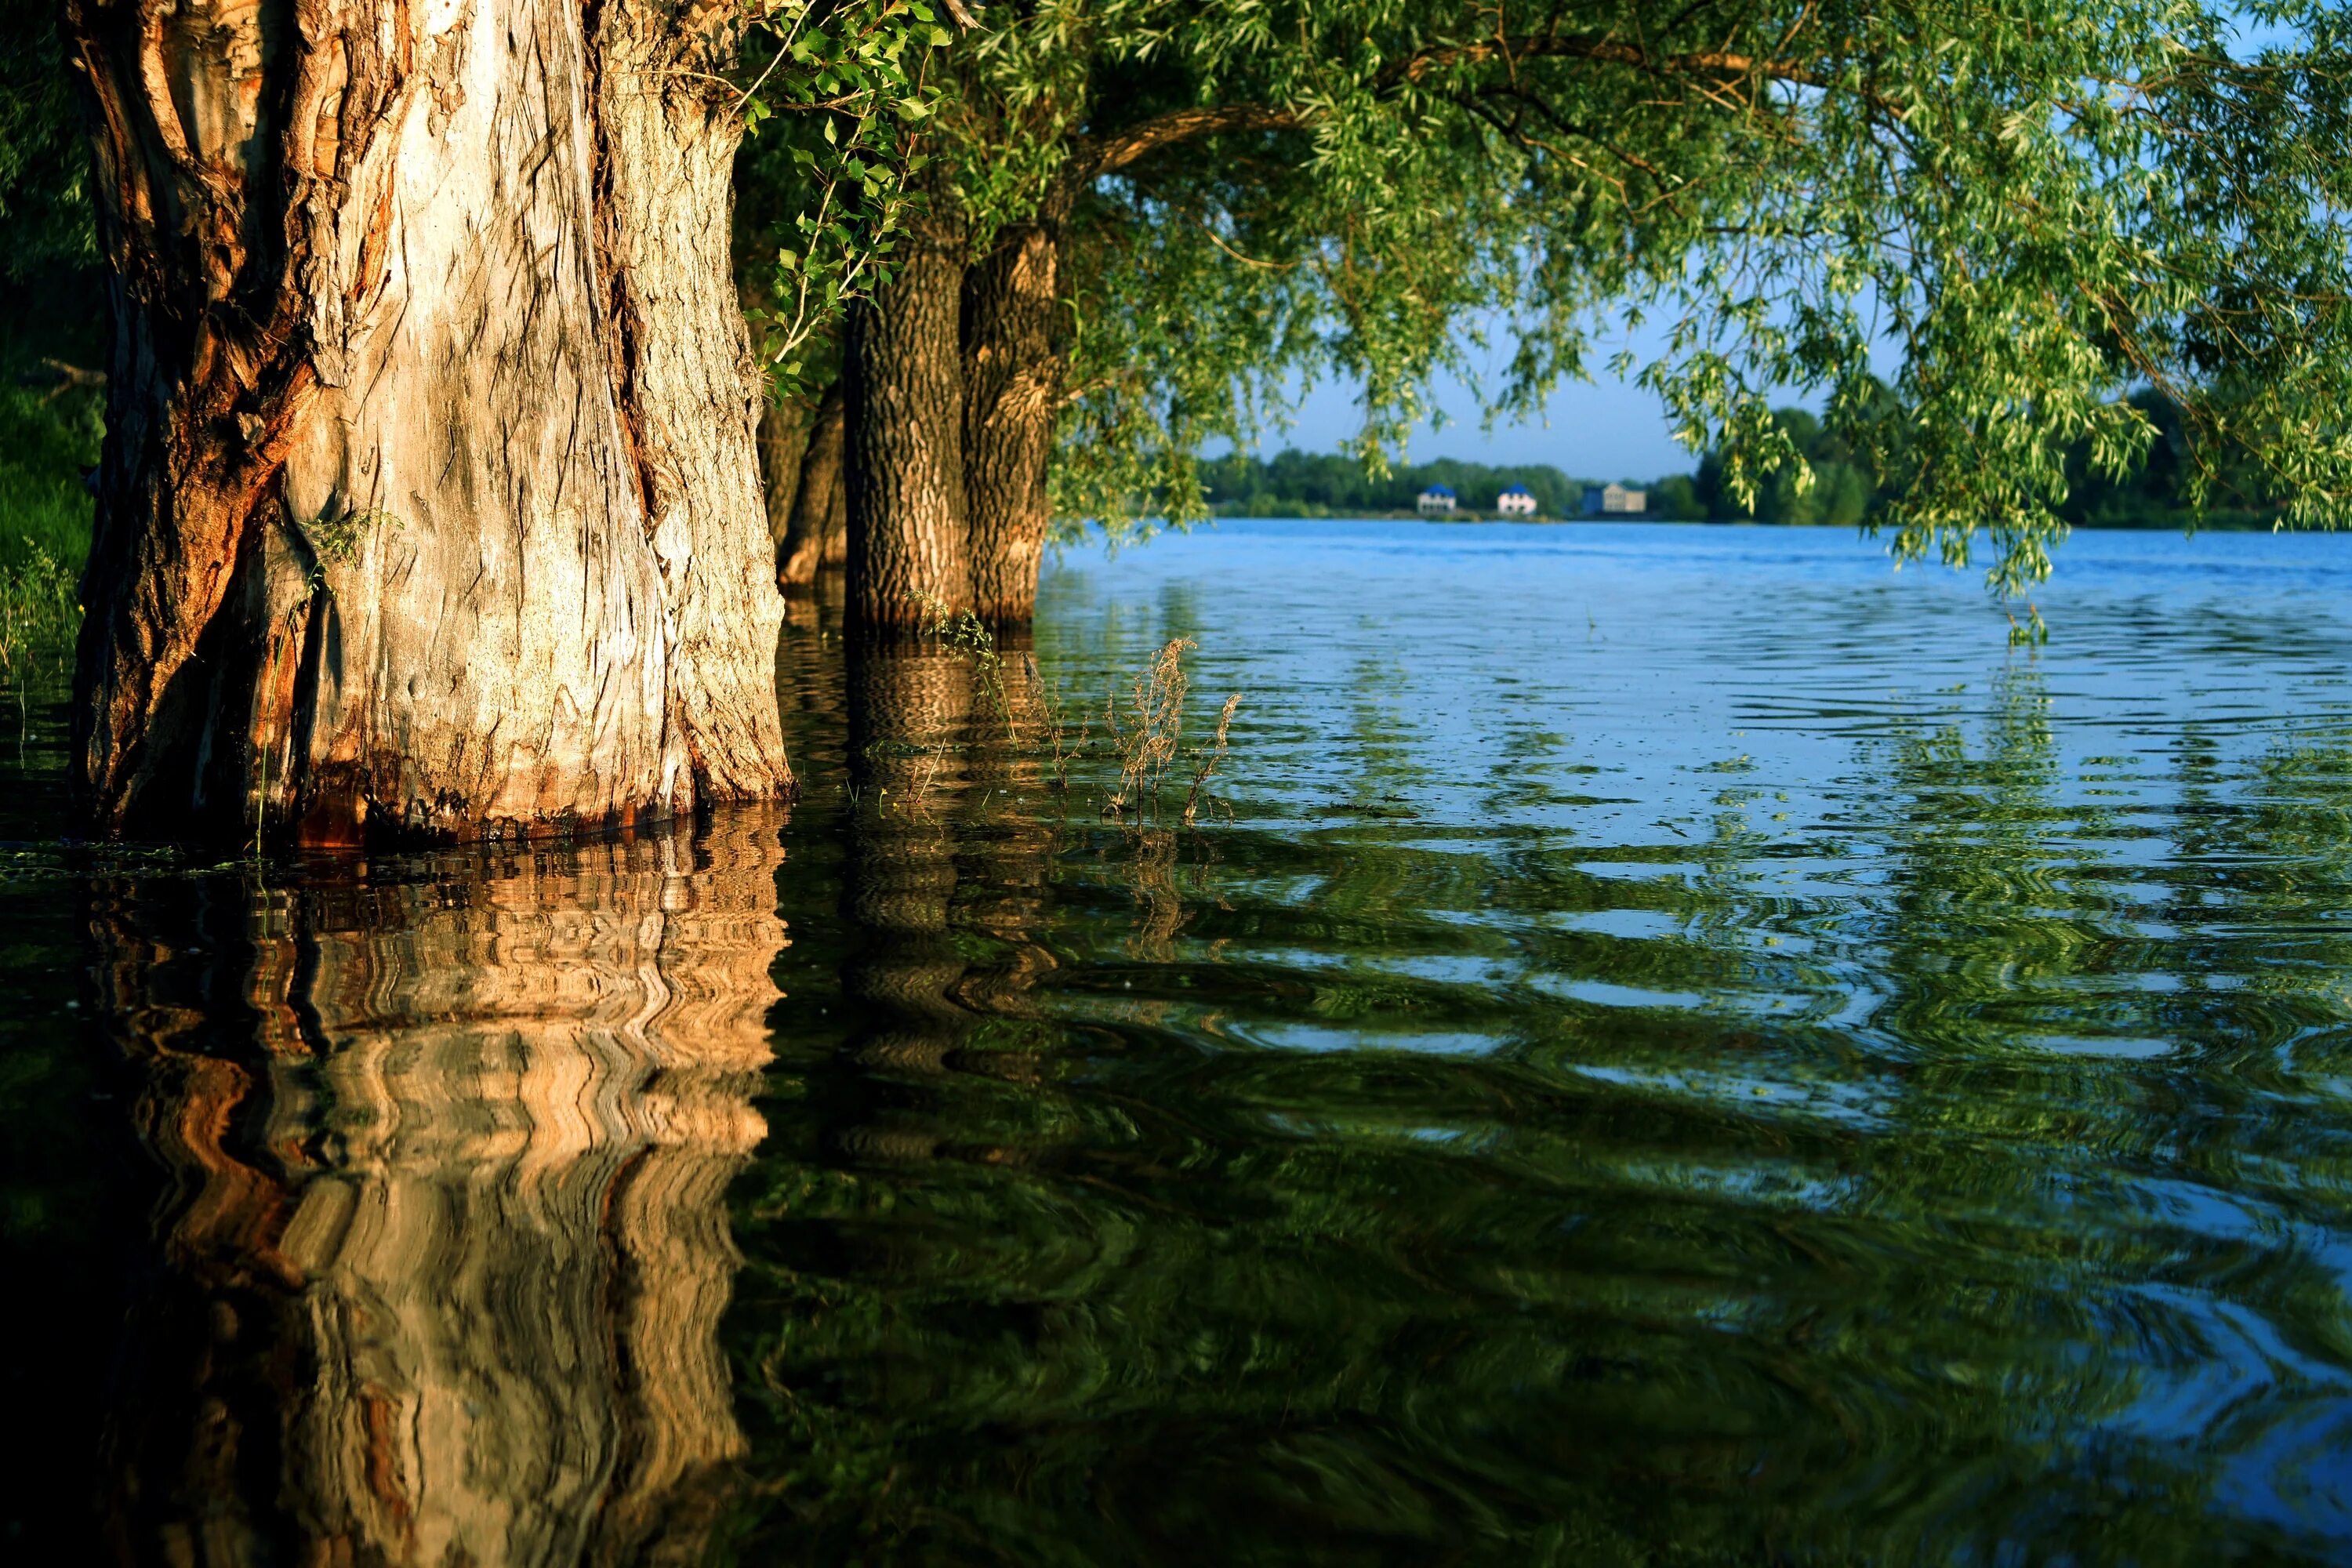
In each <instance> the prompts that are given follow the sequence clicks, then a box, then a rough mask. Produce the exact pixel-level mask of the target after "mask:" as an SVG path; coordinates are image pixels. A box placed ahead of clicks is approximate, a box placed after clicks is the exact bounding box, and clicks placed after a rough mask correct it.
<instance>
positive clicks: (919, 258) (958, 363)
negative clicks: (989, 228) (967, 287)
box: [844, 217, 971, 627]
mask: <svg viewBox="0 0 2352 1568" xmlns="http://www.w3.org/2000/svg"><path fill="white" fill-rule="evenodd" d="M898 262H899V265H898V272H897V273H896V275H895V276H893V277H892V279H890V281H889V282H888V283H887V285H885V286H884V287H883V288H881V289H878V290H877V291H876V293H875V295H874V297H873V298H872V299H871V300H865V301H861V302H860V303H859V304H858V305H857V306H856V308H855V309H854V310H852V312H851V314H850V321H849V342H848V353H847V354H846V356H845V359H846V363H845V366H844V374H845V381H846V383H847V386H846V406H845V415H846V418H847V428H846V439H845V443H844V447H845V464H844V466H845V470H846V479H847V481H848V482H847V486H846V489H847V490H848V499H849V615H850V620H851V622H852V623H853V624H854V625H861V626H871V627H887V626H912V625H914V624H917V623H918V622H920V621H922V620H924V619H925V618H926V617H927V616H929V614H930V613H931V611H932V609H933V608H934V607H938V606H944V607H945V608H947V609H950V610H963V609H969V608H971V556H970V549H971V541H970V535H969V532H968V530H967V527H966V522H965V511H964V476H963V457H964V454H963V357H962V353H961V342H960V341H959V332H960V323H959V321H958V316H959V314H960V310H961V298H962V293H963V272H964V262H963V246H962V237H961V233H960V232H957V231H956V230H955V228H954V226H952V224H950V223H949V222H947V221H944V220H942V219H940V218H938V217H932V218H930V219H928V220H925V221H923V222H920V223H919V224H918V225H917V226H916V229H915V232H913V233H911V234H909V235H908V237H906V239H905V240H904V241H903V242H902V246H901V248H900V251H899V253H898Z"/></svg>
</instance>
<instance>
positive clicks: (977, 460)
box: [963, 221, 1066, 626]
mask: <svg viewBox="0 0 2352 1568" xmlns="http://www.w3.org/2000/svg"><path fill="white" fill-rule="evenodd" d="M1059 250H1060V237H1059V235H1058V233H1057V232H1056V229H1055V226H1054V225H1053V224H1052V223H1051V222H1050V221H1046V222H1041V223H1037V224H1033V225H1029V226H1024V227H1023V228H1020V229H1017V230H1013V231H1010V232H1008V233H1006V234H1004V235H1003V236H1001V237H999V239H998V242H997V245H996V247H995V249H993V250H992V251H991V252H990V253H989V254H988V255H987V256H986V257H985V258H982V260H981V261H980V263H979V264H978V265H976V266H975V267H973V268H971V273H970V275H969V276H968V277H967V279H965V283H964V302H963V345H964V426H963V439H964V485H965V500H966V504H967V506H968V507H969V508H970V519H971V521H970V528H971V579H972V595H973V606H972V607H973V608H974V609H975V610H976V611H978V612H979V614H980V616H982V618H983V619H985V620H988V621H990V622H992V623H994V624H996V625H998V626H1024V625H1026V624H1027V623H1028V622H1029V621H1030V619H1031V618H1032V617H1033V616H1034V615H1035V614H1036V609H1037V568H1038V564H1039V563H1040V561H1041V559H1042V558H1043V555H1044V552H1045V532H1046V530H1047V529H1048V527H1050V526H1051V524H1052V522H1053V521H1054V514H1053V503H1052V501H1051V499H1050V498H1049V496H1048V494H1047V491H1046V485H1045V474H1046V464H1047V462H1048V460H1049V459H1050V458H1051V457H1052V454H1053V447H1054V416H1055V405H1056V404H1057V402H1058V400H1059V399H1060V397H1061V392H1062V377H1063V373H1064V370H1065V368H1066V362H1065V360H1064V358H1063V355H1062V354H1061V353H1060V352H1059V350H1058V349H1057V347H1056V345H1055V339H1054V325H1055V321H1054V314H1055V284H1056V281H1057V279H1056V272H1057V270H1058V266H1057V264H1058V262H1059V259H1060V256H1059Z"/></svg>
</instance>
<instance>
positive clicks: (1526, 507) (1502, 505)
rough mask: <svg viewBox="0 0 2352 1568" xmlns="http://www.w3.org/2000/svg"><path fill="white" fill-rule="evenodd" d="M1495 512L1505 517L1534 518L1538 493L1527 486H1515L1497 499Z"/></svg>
mask: <svg viewBox="0 0 2352 1568" xmlns="http://www.w3.org/2000/svg"><path fill="white" fill-rule="evenodd" d="M1495 510H1496V512H1497V513H1499V514H1500V515H1502V516H1504V517H1533V516H1535V514H1536V493H1535V491H1533V490H1531V489H1528V487H1527V486H1525V485H1513V486H1512V487H1511V488H1510V489H1507V490H1505V491H1503V492H1502V494H1500V495H1498V496H1496V498H1495Z"/></svg>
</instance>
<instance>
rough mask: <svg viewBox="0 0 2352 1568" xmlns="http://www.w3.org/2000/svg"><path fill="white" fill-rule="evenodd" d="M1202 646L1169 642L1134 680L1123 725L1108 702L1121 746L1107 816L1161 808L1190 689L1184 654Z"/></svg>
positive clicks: (1106, 710)
mask: <svg viewBox="0 0 2352 1568" xmlns="http://www.w3.org/2000/svg"><path fill="white" fill-rule="evenodd" d="M1198 646H1199V645H1198V644H1196V643H1194V642H1193V641H1192V638H1191V637H1170V638H1169V639H1168V644H1167V646H1166V647H1162V648H1161V649H1160V657H1159V658H1155V659H1153V660H1152V661H1151V668H1150V669H1147V670H1145V671H1144V672H1143V673H1142V674H1141V675H1139V676H1137V677H1136V678H1135V686H1134V689H1133V691H1132V692H1131V693H1130V696H1129V708H1128V715H1127V717H1128V722H1127V723H1126V724H1125V725H1124V726H1122V725H1121V724H1120V723H1119V721H1118V705H1117V704H1116V703H1115V702H1114V701H1112V700H1110V699H1109V698H1108V697H1106V698H1105V699H1104V716H1105V717H1106V718H1107V719H1108V721H1109V722H1110V726H1111V735H1112V738H1113V739H1114V740H1115V741H1117V742H1118V789H1117V790H1116V791H1115V792H1114V793H1113V794H1112V795H1111V797H1110V799H1109V800H1108V801H1107V802H1106V803H1104V809H1105V810H1106V811H1107V812H1109V813H1111V814H1113V815H1116V814H1119V813H1123V812H1127V811H1130V810H1131V811H1134V812H1137V813H1138V814H1140V813H1141V812H1142V810H1143V807H1144V804H1145V803H1146V802H1147V801H1149V802H1151V803H1153V804H1154V805H1156V804H1157V803H1158V801H1159V798H1160V783H1161V781H1163V780H1164V779H1166V778H1167V776H1168V770H1169V768H1170V767H1171V765H1172V764H1173V763H1175V761H1176V742H1177V741H1178V740H1179V738H1181V736H1182V734H1183V732H1184V694H1185V693H1186V692H1187V691H1188V690H1190V689H1191V688H1192V682H1191V681H1190V680H1188V679H1186V678H1185V675H1184V655H1185V653H1186V651H1187V650H1189V649H1191V648H1193V647H1198Z"/></svg>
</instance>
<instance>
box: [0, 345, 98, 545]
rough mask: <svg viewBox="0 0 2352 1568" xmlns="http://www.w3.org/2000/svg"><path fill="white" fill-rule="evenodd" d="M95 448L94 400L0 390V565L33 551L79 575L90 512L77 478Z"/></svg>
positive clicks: (80, 395) (25, 389)
mask: <svg viewBox="0 0 2352 1568" xmlns="http://www.w3.org/2000/svg"><path fill="white" fill-rule="evenodd" d="M98 443H99V405H98V398H97V397H96V395H93V394H90V393H88V392H72V393H68V394H67V395H64V396H61V397H57V398H50V397H47V395H44V394H43V393H41V392H39V391H37V390H34V389H32V388H29V387H21V386H5V387H0V564H5V565H12V566H13V565H21V564H23V563H25V562H26V560H27V559H28V558H29V557H30V556H31V555H32V553H33V552H34V551H35V550H38V551H39V552H41V553H43V554H46V555H47V557H48V558H49V559H50V560H52V561H55V562H57V563H60V564H62V565H63V566H64V567H65V568H66V569H68V571H70V572H73V573H75V574H79V573H80V571H81V563H82V561H83V558H84V557H86V556H87V555H88V554H89V525H90V515H91V510H92V509H91V501H90V497H89V490H88V489H86V488H85V487H84V486H83V484H82V479H81V477H82V473H83V471H84V470H86V469H87V468H89V467H90V465H92V464H93V463H96V462H97V461H98Z"/></svg>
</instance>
